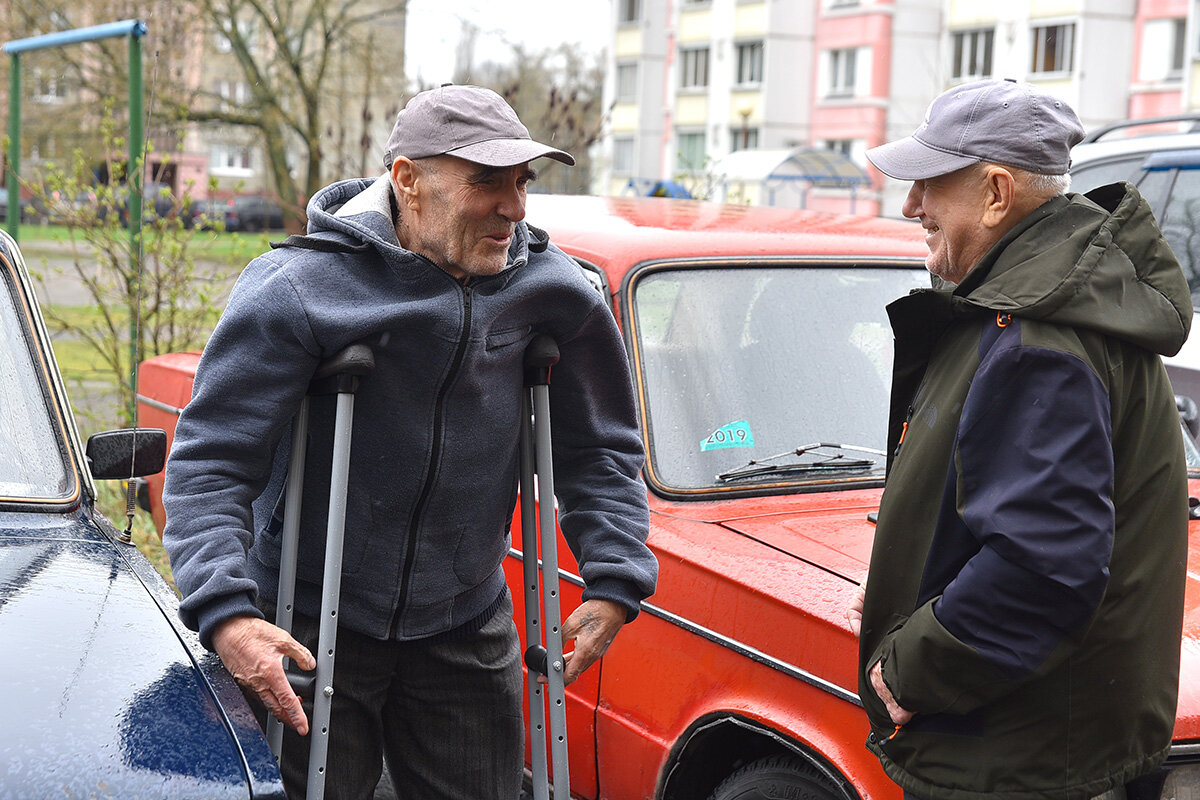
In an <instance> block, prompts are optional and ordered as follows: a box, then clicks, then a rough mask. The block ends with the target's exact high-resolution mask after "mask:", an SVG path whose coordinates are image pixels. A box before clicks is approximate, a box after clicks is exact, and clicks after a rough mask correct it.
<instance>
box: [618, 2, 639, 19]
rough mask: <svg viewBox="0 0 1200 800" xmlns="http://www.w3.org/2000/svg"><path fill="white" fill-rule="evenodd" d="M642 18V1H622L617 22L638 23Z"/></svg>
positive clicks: (619, 4)
mask: <svg viewBox="0 0 1200 800" xmlns="http://www.w3.org/2000/svg"><path fill="white" fill-rule="evenodd" d="M641 16H642V0H620V2H619V3H618V4H617V22H637V21H638V20H639V19H641Z"/></svg>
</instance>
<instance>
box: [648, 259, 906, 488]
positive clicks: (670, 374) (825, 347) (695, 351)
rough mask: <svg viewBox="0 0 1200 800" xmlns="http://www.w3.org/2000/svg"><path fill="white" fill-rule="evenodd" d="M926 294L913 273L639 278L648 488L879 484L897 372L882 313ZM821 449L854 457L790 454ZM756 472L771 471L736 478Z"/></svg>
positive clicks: (692, 271)
mask: <svg viewBox="0 0 1200 800" xmlns="http://www.w3.org/2000/svg"><path fill="white" fill-rule="evenodd" d="M928 286H929V275H928V273H926V272H925V271H924V270H923V269H911V268H890V269H889V268H868V267H853V268H847V267H827V266H759V267H756V266H749V265H748V266H736V267H730V266H721V267H685V268H674V267H672V268H665V269H655V270H653V271H649V270H648V271H646V272H644V273H642V274H640V275H639V276H638V277H637V278H636V279H635V281H634V283H633V289H632V291H633V295H632V300H633V309H634V324H635V328H636V336H637V355H638V368H639V384H640V386H639V388H640V392H641V396H642V399H643V406H644V412H645V413H646V417H647V418H646V426H647V429H648V436H647V441H648V443H649V454H648V455H649V459H650V462H651V463H650V469H649V475H650V477H651V479H652V481H653V483H655V484H656V485H657V486H659V488H661V489H665V490H667V491H680V492H686V493H690V492H697V491H699V492H704V491H706V490H710V489H720V490H728V489H730V488H734V489H736V488H752V487H753V486H755V485H761V484H762V483H763V482H779V481H783V482H790V483H791V484H792V485H795V483H797V482H805V481H812V480H828V479H829V478H830V477H831V476H835V475H836V477H839V478H857V477H861V478H865V479H869V480H877V479H878V478H880V477H882V475H883V469H884V463H885V461H886V459H885V457H884V456H883V454H882V451H883V448H884V447H885V445H886V439H887V417H888V392H889V386H890V382H891V369H892V332H891V327H890V325H889V324H888V320H887V313H886V311H885V306H886V305H887V304H888V303H889V302H891V301H892V300H894V299H896V298H897V297H900V296H902V295H904V294H907V293H908V291H909V290H910V289H913V288H917V287H928ZM818 442H827V443H840V444H843V445H851V446H853V447H852V448H829V447H823V448H819V449H815V450H810V451H808V452H806V453H804V454H801V455H797V454H795V452H794V451H795V450H796V449H797V448H803V447H805V446H807V445H811V444H814V443H818ZM859 448H862V449H859ZM871 451H877V452H871ZM773 456H780V457H779V458H774V459H772V458H771V457H773ZM768 459H769V460H768ZM751 461H757V462H759V464H760V465H761V466H762V467H767V468H766V469H756V470H744V469H743V468H744V467H746V466H747V465H749V462H751ZM751 466H753V465H751Z"/></svg>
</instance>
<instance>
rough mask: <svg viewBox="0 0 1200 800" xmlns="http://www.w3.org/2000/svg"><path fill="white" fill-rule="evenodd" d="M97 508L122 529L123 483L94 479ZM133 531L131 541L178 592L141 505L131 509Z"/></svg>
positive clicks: (123, 507)
mask: <svg viewBox="0 0 1200 800" xmlns="http://www.w3.org/2000/svg"><path fill="white" fill-rule="evenodd" d="M96 508H98V509H99V510H100V513H101V514H103V515H104V516H106V517H108V519H109V521H110V522H112V524H113V525H115V526H116V527H117V528H118V529H121V530H124V529H125V522H126V517H125V484H124V482H123V481H97V482H96ZM132 534H133V543H134V545H135V546H136V547H137V549H138V550H141V551H142V555H144V556H146V560H147V561H149V562H150V564H151V565H152V566H153V567H154V568H155V569H156V570H158V574H159V575H162V576H163V580H165V581H166V582H167V585H168V586H170V587H171V588H172V589H173V590H174V591H175V593H176V594H178V593H179V590H178V589H177V588H176V587H175V578H174V577H173V576H172V575H171V564H170V562H168V561H167V552H166V551H165V550H164V549H163V546H162V541H161V540H160V539H159V538H158V531H157V530H156V529H155V527H154V523H153V522H152V521H151V519H150V515H149V514H148V513H147V512H145V511H143V510H141V509H140V508H139V509H137V510H136V511H135V512H134V517H133V531H132Z"/></svg>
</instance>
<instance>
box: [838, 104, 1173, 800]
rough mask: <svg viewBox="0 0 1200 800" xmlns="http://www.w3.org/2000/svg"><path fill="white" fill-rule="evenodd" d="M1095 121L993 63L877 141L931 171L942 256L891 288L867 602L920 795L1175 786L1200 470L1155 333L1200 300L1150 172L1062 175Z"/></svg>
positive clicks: (894, 757) (929, 204)
mask: <svg viewBox="0 0 1200 800" xmlns="http://www.w3.org/2000/svg"><path fill="white" fill-rule="evenodd" d="M1082 137H1083V129H1082V127H1081V125H1080V123H1079V120H1078V118H1077V117H1076V115H1075V113H1074V112H1073V111H1072V110H1071V109H1070V107H1068V106H1067V104H1066V103H1064V102H1063V101H1061V100H1058V99H1056V98H1054V97H1052V96H1050V95H1048V94H1046V93H1044V92H1043V91H1041V90H1039V89H1037V88H1035V87H1032V86H1029V85H1026V84H1020V83H1016V82H1012V81H1002V80H994V81H982V82H978V83H972V84H966V85H963V86H958V87H956V88H954V89H951V90H949V91H947V92H946V93H944V94H942V95H940V96H939V97H938V98H936V99H935V100H934V101H933V103H932V104H931V105H930V107H929V111H928V114H927V116H926V120H925V124H924V125H922V126H921V128H919V129H918V130H917V131H916V132H915V133H914V134H913V135H912V136H910V137H907V138H905V139H901V140H899V141H895V142H891V143H889V144H885V145H883V146H882V147H877V148H875V149H873V150H870V151H868V153H867V156H868V158H869V159H870V160H871V162H872V163H873V164H874V165H875V166H876V167H878V168H879V169H880V170H881V171H882V172H884V173H885V174H887V175H890V176H892V177H895V178H900V179H904V180H911V181H913V185H912V189H911V191H910V192H909V194H908V197H907V199H906V201H905V204H904V209H903V211H904V214H905V216H908V217H913V218H916V219H918V220H919V221H920V222H921V225H922V226H923V227H924V228H925V230H926V231H927V237H926V242H927V244H928V246H929V251H930V252H929V256H928V258H927V260H926V264H927V266H928V268H929V270H930V272H932V273H933V275H934V276H935V280H934V283H935V287H934V288H933V289H931V290H927V291H921V292H916V293H913V294H911V295H909V296H908V297H905V298H903V299H901V300H898V301H896V302H895V303H893V304H892V305H891V306H890V307H889V309H888V311H889V314H890V316H891V320H892V325H893V329H894V331H895V336H896V364H895V371H894V378H893V380H894V386H893V390H892V403H893V405H892V411H891V421H890V427H889V439H890V442H889V453H890V454H891V455H890V457H889V469H888V479H887V487H886V489H885V490H884V494H883V500H882V503H881V506H880V510H879V520H878V527H877V531H876V538H875V544H874V550H873V552H872V556H871V566H870V572H869V579H868V580H867V581H866V583H865V596H864V594H860V596H859V598H858V601H857V602H856V603H855V606H854V607H853V608H852V609H851V610H850V613H849V616H850V620H851V627H852V628H854V629H856V630H858V631H860V635H861V641H860V656H859V663H860V689H859V693H860V695H861V696H862V699H863V703H864V705H865V706H866V709H867V713H868V715H869V717H870V721H871V734H870V737H869V739H868V742H867V744H868V747H870V748H871V750H873V751H874V752H875V753H876V754H877V755H878V756H879V758H880V760H881V762H882V763H883V767H884V769H885V770H886V771H887V773H888V775H889V776H891V778H892V779H893V780H895V781H896V782H897V783H898V784H900V786H901V787H903V788H904V790H905V793H906V795H907V796H909V797H917V798H924V799H926V800H939V799H940V798H1006V799H1007V798H1025V797H1029V798H1032V797H1051V798H1062V799H1063V800H1070V799H1071V798H1089V797H1093V796H1095V795H1098V794H1100V793H1102V792H1105V791H1107V790H1109V789H1113V788H1120V787H1123V786H1127V785H1128V787H1129V789H1130V790H1131V791H1134V792H1139V793H1140V792H1143V791H1145V790H1146V789H1149V791H1150V793H1151V794H1156V793H1157V792H1156V789H1157V788H1158V787H1156V786H1155V775H1154V773H1155V770H1156V768H1157V767H1158V766H1159V765H1160V764H1161V762H1162V761H1163V759H1164V758H1165V756H1166V753H1167V749H1168V747H1169V746H1170V741H1171V731H1172V727H1173V724H1174V719H1175V703H1176V696H1177V691H1178V677H1179V646H1180V630H1181V617H1182V607H1183V589H1184V570H1185V560H1186V551H1187V540H1186V536H1187V486H1186V468H1185V464H1184V454H1183V443H1182V440H1181V435H1180V427H1179V421H1178V418H1177V415H1176V411H1175V403H1174V398H1173V395H1172V390H1171V386H1170V383H1169V382H1168V380H1167V376H1166V373H1165V372H1164V370H1163V367H1162V363H1161V360H1160V358H1159V354H1164V355H1169V354H1174V353H1175V352H1176V351H1178V349H1179V348H1180V346H1181V345H1182V344H1183V342H1184V340H1185V339H1186V338H1187V334H1188V329H1189V325H1190V322H1191V318H1192V306H1191V301H1190V297H1189V294H1188V287H1187V283H1186V281H1185V279H1184V276H1183V274H1182V272H1181V270H1180V267H1179V264H1178V262H1177V261H1176V260H1175V258H1174V256H1173V255H1172V253H1171V250H1170V248H1169V247H1168V246H1167V244H1166V242H1165V241H1164V240H1163V238H1162V235H1161V233H1160V232H1159V230H1158V227H1157V225H1156V224H1155V221H1154V218H1153V216H1152V214H1151V211H1150V208H1149V206H1148V205H1147V204H1146V202H1145V201H1144V200H1143V199H1142V198H1141V196H1140V195H1139V194H1138V193H1137V190H1136V189H1134V188H1133V187H1131V186H1129V185H1128V184H1124V183H1121V184H1114V185H1111V186H1106V187H1103V188H1101V189H1097V190H1095V191H1093V192H1091V193H1090V194H1088V195H1086V196H1082V195H1073V194H1065V192H1066V189H1067V187H1068V183H1069V178H1068V176H1067V171H1068V168H1069V166H1070V149H1071V147H1072V146H1073V145H1074V144H1075V143H1077V142H1078V141H1079V140H1080V139H1081V138H1082ZM1159 784H1160V785H1161V778H1159Z"/></svg>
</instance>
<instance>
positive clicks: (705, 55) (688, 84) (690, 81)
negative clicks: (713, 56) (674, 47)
mask: <svg viewBox="0 0 1200 800" xmlns="http://www.w3.org/2000/svg"><path fill="white" fill-rule="evenodd" d="M708 67H709V47H708V45H703V46H700V47H680V48H679V88H680V89H684V90H688V89H694V90H699V89H707V88H708Z"/></svg>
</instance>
